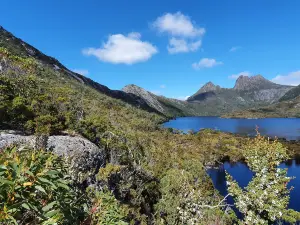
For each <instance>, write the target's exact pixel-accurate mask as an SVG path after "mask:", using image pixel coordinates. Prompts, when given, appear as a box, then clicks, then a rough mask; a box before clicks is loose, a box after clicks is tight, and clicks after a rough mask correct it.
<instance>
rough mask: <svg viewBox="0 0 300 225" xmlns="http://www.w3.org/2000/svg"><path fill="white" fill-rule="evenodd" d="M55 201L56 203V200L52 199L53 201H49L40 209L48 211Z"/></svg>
mask: <svg viewBox="0 0 300 225" xmlns="http://www.w3.org/2000/svg"><path fill="white" fill-rule="evenodd" d="M56 203H57V201H53V202H51V203H49V204H48V205H46V206H44V207H43V208H42V210H43V211H44V212H47V211H49V210H50V209H52V207H53V206H54V205H55V204H56Z"/></svg>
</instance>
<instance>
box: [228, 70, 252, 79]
mask: <svg viewBox="0 0 300 225" xmlns="http://www.w3.org/2000/svg"><path fill="white" fill-rule="evenodd" d="M242 75H243V76H247V77H250V76H252V73H250V72H249V71H243V72H240V73H238V74H232V75H230V76H228V78H229V79H237V78H239V76H242Z"/></svg>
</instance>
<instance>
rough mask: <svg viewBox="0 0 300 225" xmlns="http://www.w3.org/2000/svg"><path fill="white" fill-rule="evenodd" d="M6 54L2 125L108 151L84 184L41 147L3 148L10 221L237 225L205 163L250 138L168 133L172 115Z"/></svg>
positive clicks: (0, 54) (6, 219) (0, 88)
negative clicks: (68, 136) (65, 136)
mask: <svg viewBox="0 0 300 225" xmlns="http://www.w3.org/2000/svg"><path fill="white" fill-rule="evenodd" d="M0 60H1V62H4V63H2V64H1V65H2V70H1V71H0V129H14V130H20V131H22V132H24V133H25V134H35V135H36V136H37V137H39V136H44V135H53V134H62V133H66V132H67V133H77V134H80V135H82V136H84V137H85V138H87V139H89V140H90V141H92V142H93V143H95V144H96V145H98V146H99V147H100V146H101V147H103V148H104V149H105V150H106V151H107V153H108V154H107V155H108V157H107V160H106V165H105V166H104V167H102V168H100V169H99V171H96V173H95V175H91V176H93V179H92V180H93V183H89V185H86V184H87V182H86V180H84V179H83V180H82V179H80V180H76V179H73V178H72V177H73V176H72V171H70V170H69V166H68V165H69V161H68V159H65V158H61V157H58V156H55V155H54V154H52V153H51V152H47V151H45V149H43V146H40V148H39V149H35V150H34V149H23V148H22V147H21V148H20V147H8V148H6V149H3V150H2V151H1V157H0V186H1V189H0V200H1V201H0V210H1V214H0V220H2V221H3V223H7V224H10V223H18V224H28V223H30V224H55V223H58V224H72V223H73V224H135V223H136V224H233V223H235V222H237V218H236V217H235V215H234V213H233V211H232V210H231V209H230V207H228V206H227V205H226V204H225V205H224V204H220V203H223V202H224V201H223V198H224V197H222V196H220V194H219V193H218V192H217V191H216V190H215V189H214V188H213V185H212V182H211V180H210V178H209V177H208V175H207V174H206V168H207V166H212V165H215V164H216V163H218V162H220V161H221V160H222V159H224V158H228V157H229V158H230V159H231V160H233V161H235V160H239V159H242V158H243V157H244V156H243V155H244V153H245V151H246V152H247V150H248V147H247V148H246V147H245V146H247V143H248V140H247V139H246V138H243V137H236V136H233V135H230V134H226V133H220V132H216V131H211V130H204V131H201V132H198V133H194V132H190V133H189V134H181V133H180V132H178V131H175V130H172V129H169V130H166V129H162V128H161V127H160V123H161V122H163V121H165V120H166V118H164V117H162V116H161V115H158V114H156V113H149V112H146V111H144V110H141V109H139V108H136V107H133V106H131V105H129V104H127V103H125V102H123V101H121V100H118V99H114V98H111V97H109V96H107V95H105V94H102V93H99V92H98V91H97V90H95V89H93V88H90V87H88V86H86V85H85V84H83V83H80V82H78V80H76V79H74V78H73V77H70V76H69V75H68V74H67V73H66V72H65V71H63V70H56V69H54V68H53V67H51V66H49V65H47V64H43V62H41V61H37V60H36V59H33V58H31V57H19V56H15V55H13V54H11V53H10V52H9V51H8V50H7V49H4V48H0ZM263 144H264V143H263ZM266 147H267V148H269V149H272V148H273V147H274V146H273V145H268V144H267V145H266ZM274 150H276V148H275V149H274ZM246 156H247V155H246ZM261 159H265V158H264V157H261ZM266 160H269V159H268V158H267V159H266ZM87 176H88V175H87ZM89 176H90V175H89ZM83 177H84V176H83ZM85 179H87V178H86V177H85ZM284 216H285V215H283V216H281V217H279V219H285V217H284ZM295 218H298V217H297V213H295V215H294V216H293V217H292V219H295ZM288 219H289V220H291V218H288ZM270 221H271V220H270ZM291 221H292V220H291Z"/></svg>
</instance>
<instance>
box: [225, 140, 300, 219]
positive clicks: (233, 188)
mask: <svg viewBox="0 0 300 225" xmlns="http://www.w3.org/2000/svg"><path fill="white" fill-rule="evenodd" d="M286 150H287V149H286V148H285V147H284V146H283V145H282V144H281V143H279V142H278V141H276V140H275V141H270V140H269V139H266V138H264V137H262V136H260V134H258V135H257V137H256V138H255V139H252V140H249V142H248V144H246V146H245V148H244V156H245V159H246V162H247V164H248V166H249V168H250V169H251V170H252V171H253V172H254V177H253V179H252V180H251V181H250V183H249V184H248V186H247V187H246V188H245V189H242V188H241V187H240V186H239V185H238V183H237V182H236V181H234V180H233V178H232V177H231V176H230V175H229V174H227V185H228V192H229V194H230V195H232V196H233V197H234V200H235V206H236V207H237V209H238V210H239V211H240V212H241V213H243V215H244V218H243V222H242V223H243V224H269V223H273V222H275V221H279V220H285V221H288V222H293V223H294V222H296V221H297V220H298V219H299V213H298V212H295V211H293V210H288V209H287V207H288V203H289V193H290V189H288V188H287V184H288V182H289V181H290V180H291V179H292V178H291V177H287V170H286V169H280V168H278V165H279V164H280V163H281V162H282V161H284V160H287V159H288V155H287V151H286Z"/></svg>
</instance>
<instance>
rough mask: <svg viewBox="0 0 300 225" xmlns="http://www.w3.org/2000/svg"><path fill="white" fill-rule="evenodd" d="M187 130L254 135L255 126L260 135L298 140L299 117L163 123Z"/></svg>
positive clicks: (178, 120) (299, 132) (194, 119)
mask: <svg viewBox="0 0 300 225" xmlns="http://www.w3.org/2000/svg"><path fill="white" fill-rule="evenodd" d="M163 126H164V127H166V128H176V129H179V130H182V131H184V132H187V131H188V130H194V131H199V130H200V129H203V128H211V129H215V130H220V131H225V132H231V133H236V134H242V135H248V136H254V135H255V134H256V131H255V128H256V126H257V127H258V128H259V132H260V133H261V134H262V135H266V136H269V137H272V138H274V137H275V136H276V137H279V138H286V139H287V140H300V118H264V119H225V118H219V117H179V118H176V119H174V120H170V121H168V122H166V123H164V125H163Z"/></svg>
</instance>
